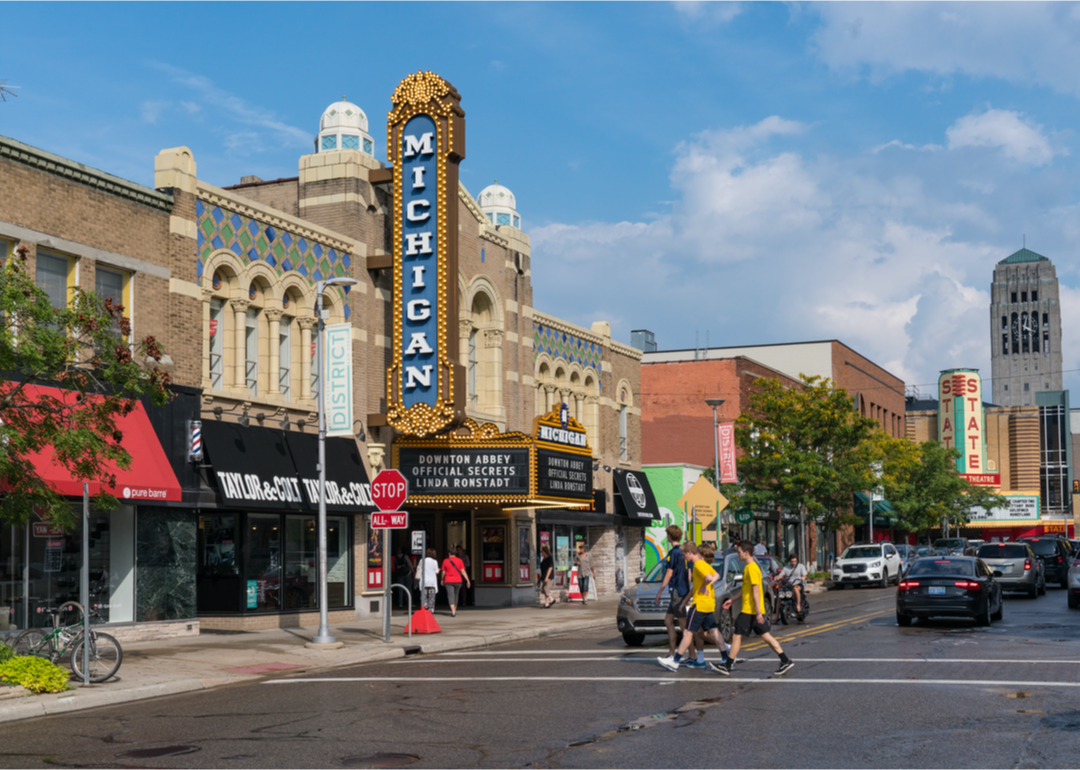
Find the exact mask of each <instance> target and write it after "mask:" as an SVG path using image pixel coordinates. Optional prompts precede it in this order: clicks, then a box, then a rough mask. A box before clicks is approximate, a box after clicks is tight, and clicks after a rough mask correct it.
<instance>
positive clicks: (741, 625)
mask: <svg viewBox="0 0 1080 770" xmlns="http://www.w3.org/2000/svg"><path fill="white" fill-rule="evenodd" d="M770 628H772V626H770V625H769V617H768V616H767V615H766V616H765V622H764V623H758V622H757V615H749V614H747V613H745V612H740V613H739V617H737V618H735V633H736V634H737V635H738V636H750V632H751V631H753V632H754V633H755V634H757V635H758V636H762V635H763V634H767V633H769V629H770Z"/></svg>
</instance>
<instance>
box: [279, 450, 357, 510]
mask: <svg viewBox="0 0 1080 770" xmlns="http://www.w3.org/2000/svg"><path fill="white" fill-rule="evenodd" d="M285 440H286V442H287V443H288V445H289V449H290V451H291V452H292V457H293V462H295V463H296V473H297V475H298V476H299V477H300V485H301V488H302V489H303V492H304V502H305V503H308V504H309V505H310V506H311V508H312V510H318V507H319V506H318V499H319V496H318V490H319V465H318V464H319V437H318V436H315V435H313V434H308V433H296V432H292V431H290V432H288V433H286V434H285ZM326 510H328V511H333V512H336V513H371V512H372V511H374V510H375V506H374V505H373V504H372V502H371V482H370V481H369V480H368V475H367V469H366V468H364V461H363V459H361V457H360V447H359V446H357V444H356V439H352V438H328V439H326Z"/></svg>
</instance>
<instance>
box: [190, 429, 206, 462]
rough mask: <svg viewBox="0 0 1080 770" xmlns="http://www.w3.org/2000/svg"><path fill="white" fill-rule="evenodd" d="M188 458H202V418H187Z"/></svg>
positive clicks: (192, 459) (197, 459)
mask: <svg viewBox="0 0 1080 770" xmlns="http://www.w3.org/2000/svg"><path fill="white" fill-rule="evenodd" d="M188 436H189V437H190V442H189V444H188V447H189V448H188V460H189V461H190V462H197V461H199V460H202V459H203V448H202V420H188Z"/></svg>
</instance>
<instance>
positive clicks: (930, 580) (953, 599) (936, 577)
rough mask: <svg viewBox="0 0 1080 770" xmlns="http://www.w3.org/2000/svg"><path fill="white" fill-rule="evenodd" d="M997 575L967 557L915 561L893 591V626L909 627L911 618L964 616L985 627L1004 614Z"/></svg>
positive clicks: (984, 564) (979, 560)
mask: <svg viewBox="0 0 1080 770" xmlns="http://www.w3.org/2000/svg"><path fill="white" fill-rule="evenodd" d="M1000 576H1001V572H1000V571H998V570H991V569H990V567H988V566H987V565H986V563H985V562H984V561H983V560H982V559H977V558H974V557H971V556H948V557H944V558H942V557H935V558H932V559H931V558H926V559H919V560H918V561H916V562H915V563H914V564H912V565H911V569H910V570H908V575H907V577H906V578H904V579H903V580H902V581H901V582H900V586H899V588H898V590H897V592H896V623H897V625H900V626H910V625H911V621H912V620H913V619H914V618H918V619H919V620H923V619H925V618H932V617H968V618H974V619H975V622H976V623H978V624H979V625H981V626H988V625H990V623H991V622H992V621H994V620H1001V617H1002V615H1003V614H1004V602H1003V600H1002V595H1001V584H1000V583H999V582H998V581H997V578H998V577H1000Z"/></svg>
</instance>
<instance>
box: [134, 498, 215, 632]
mask: <svg viewBox="0 0 1080 770" xmlns="http://www.w3.org/2000/svg"><path fill="white" fill-rule="evenodd" d="M197 532H199V530H198V529H197V527H196V521H195V518H194V517H193V516H192V513H191V511H184V510H178V509H175V508H139V513H138V526H137V536H136V544H135V547H136V555H137V557H138V571H137V573H136V578H137V584H136V589H135V601H136V610H135V619H136V620H139V621H152V620H180V619H183V618H193V617H195V601H196V594H197V588H196V586H197V583H196V580H197V573H196V569H197V566H196V565H197V563H198V556H197V542H198V535H197ZM235 564H236V560H235V558H233V560H232V565H233V569H234V570H235ZM235 586H236V582H235V579H234V582H233V587H234V591H235Z"/></svg>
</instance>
